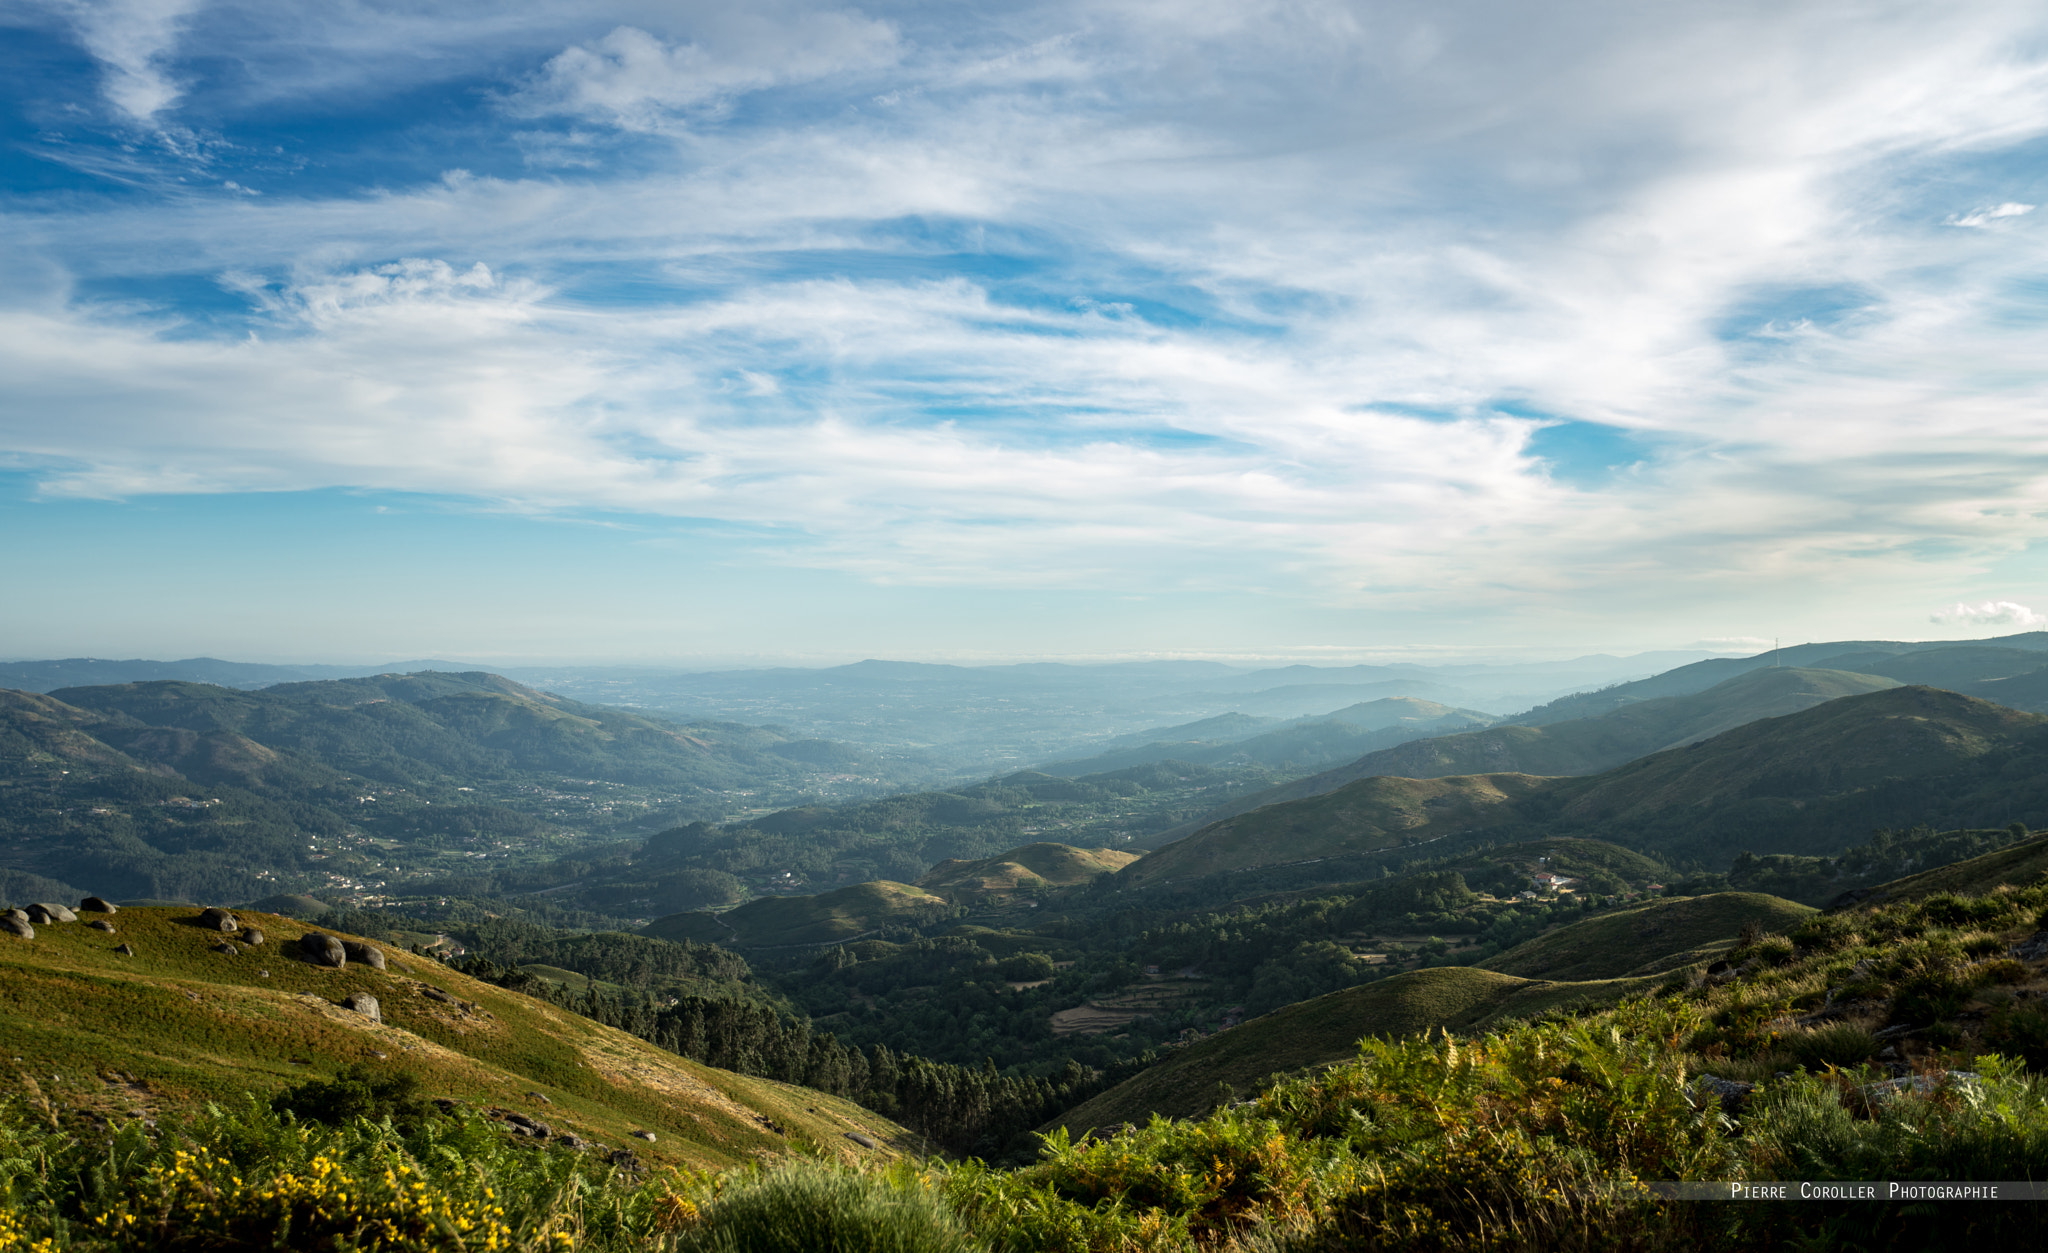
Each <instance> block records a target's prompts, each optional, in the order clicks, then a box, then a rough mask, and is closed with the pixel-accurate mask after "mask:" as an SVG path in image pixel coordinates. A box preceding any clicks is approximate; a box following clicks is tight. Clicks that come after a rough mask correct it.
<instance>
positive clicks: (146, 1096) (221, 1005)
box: [0, 909, 907, 1165]
mask: <svg viewBox="0 0 2048 1253" xmlns="http://www.w3.org/2000/svg"><path fill="white" fill-rule="evenodd" d="M195 913H196V911H193V910H191V909H123V910H122V911H121V912H120V913H119V914H117V915H115V916H114V918H113V922H114V923H115V925H116V926H117V927H118V928H119V931H118V934H116V935H111V936H110V935H106V934H104V933H102V932H98V931H93V930H90V929H88V928H86V927H85V926H84V925H83V924H71V925H64V926H48V927H38V928H37V929H36V938H35V939H34V940H19V939H15V938H13V937H0V941H4V942H0V1013H4V1015H5V1020H6V1022H7V1024H8V1032H7V1040H6V1043H5V1045H4V1047H0V1068H4V1069H0V1074H5V1075H9V1076H11V1077H12V1080H13V1082H12V1084H11V1085H10V1086H11V1087H12V1088H13V1089H14V1090H15V1091H16V1092H24V1091H27V1090H29V1084H30V1083H31V1081H32V1082H33V1084H34V1085H35V1090H36V1091H37V1092H39V1093H40V1094H41V1095H42V1096H43V1097H45V1098H47V1099H49V1100H51V1101H53V1102H56V1103H59V1104H62V1105H65V1106H67V1107H77V1108H85V1109H93V1110H97V1111H99V1112H100V1113H102V1114H104V1115H106V1116H109V1117H114V1118H119V1117H121V1116H123V1115H125V1114H127V1113H129V1112H137V1113H142V1114H146V1115H150V1116H155V1115H157V1114H160V1113H165V1112H174V1111H176V1110H179V1109H191V1108H195V1107H198V1106H201V1105H203V1104H205V1103H207V1102H230V1103H232V1102H235V1101H239V1100H240V1099H241V1098H242V1096H243V1094H245V1093H256V1094H259V1095H264V1096H266V1097H267V1096H268V1094H270V1093H272V1092H275V1091H277V1090H278V1089H280V1088H283V1087H285V1086H288V1085H290V1084H295V1083H299V1082H303V1081H304V1080H306V1079H307V1078H309V1077H312V1076H319V1075H330V1074H332V1073H334V1072H335V1071H337V1070H339V1069H340V1068H341V1067H343V1066H345V1065H348V1064H350V1063H356V1062H366V1063H370V1064H372V1065H378V1066H390V1067H393V1068H402V1069H405V1070H408V1071H411V1072H413V1073H414V1074H416V1075H417V1076H418V1077H419V1079H420V1080H421V1082H422V1084H423V1085H424V1086H425V1089H426V1091H427V1093H428V1095H431V1096H448V1097H453V1098H455V1099H457V1100H460V1101H462V1102H464V1103H468V1104H475V1105H480V1106H481V1105H496V1106H501V1107H503V1108H506V1109H514V1110H522V1111H526V1112H528V1113H532V1114H536V1115H538V1116H541V1117H543V1118H544V1119H545V1120H546V1121H548V1122H550V1123H551V1124H553V1125H555V1126H557V1127H558V1128H560V1129H562V1130H570V1131H574V1132H575V1133H577V1134H579V1135H582V1136H584V1137H585V1138H588V1139H592V1140H596V1141H599V1142H602V1143H607V1144H614V1145H616V1144H634V1145H636V1146H639V1145H640V1142H638V1141H634V1140H629V1139H627V1138H626V1137H627V1135H628V1133H629V1132H631V1131H634V1130H637V1129H643V1128H644V1129H647V1130H651V1131H653V1132H655V1133H656V1134H657V1135H658V1136H659V1137H660V1139H659V1142H658V1143H657V1144H655V1145H651V1146H645V1148H644V1151H643V1155H644V1156H653V1157H656V1158H663V1159H667V1160H670V1161H675V1162H684V1163H690V1164H696V1165H724V1164H730V1163H733V1162H735V1161H740V1160H745V1159H747V1158H749V1157H751V1156H754V1155H757V1154H761V1153H768V1154H775V1153H781V1152H785V1151H788V1150H789V1149H790V1148H791V1147H792V1146H794V1145H799V1144H807V1145H811V1146H815V1147H816V1148H817V1149H819V1150H821V1151H823V1152H825V1153H828V1154H832V1155H836V1156H844V1157H847V1158H848V1159H852V1158H856V1157H860V1156H863V1155H864V1153H863V1151H862V1150H859V1149H857V1148H855V1147H854V1146H853V1144H852V1142H851V1141H849V1140H847V1139H846V1138H845V1135H844V1133H846V1132H848V1131H854V1130H863V1131H866V1132H867V1133H868V1134H870V1135H873V1136H875V1137H876V1138H877V1139H880V1140H883V1141H885V1142H889V1141H894V1140H898V1139H901V1137H902V1136H903V1133H902V1132H901V1131H900V1130H899V1129H897V1128H895V1127H893V1126H892V1125H891V1124H889V1123H887V1122H886V1121H885V1120H883V1119H881V1118H878V1117H877V1116H875V1115H873V1114H871V1113H869V1112H868V1111H866V1110H863V1109H860V1108H859V1107H858V1106H855V1105H853V1104H852V1103H850V1102H847V1101H844V1100H840V1099H837V1098H834V1097H828V1096H825V1095H823V1094H821V1093H817V1092H812V1091H810V1090H808V1089H803V1088H796V1087H791V1086H787V1085H784V1084H779V1083H775V1082H772V1081H769V1080H765V1079H754V1078H746V1077H742V1076H739V1075H734V1074H730V1073H728V1072H725V1071H718V1070H713V1069H711V1068H710V1067H706V1066H700V1065H697V1064H696V1063H693V1062H689V1061H685V1060H683V1059H682V1058H679V1057H676V1056H674V1055H673V1054H670V1053H666V1052H663V1051H662V1050H660V1049H657V1048H655V1047H654V1046H653V1045H650V1044H647V1043H645V1042H643V1041H640V1040H637V1039H635V1038H633V1037H632V1036H629V1035H627V1034H625V1033H624V1032H620V1031H615V1030H612V1029H611V1028H608V1027H603V1026H600V1025H599V1024H597V1023H594V1022H591V1021H589V1020H588V1019H585V1018H582V1017H579V1016H577V1015H575V1014H572V1013H569V1012H567V1011H564V1010H560V1009H556V1008H554V1007H552V1006H548V1005H545V1004H543V1003H541V1002H539V1001H535V1000H533V999H532V998H530V997H526V996H523V995H521V994H519V993H517V992H511V991H507V990H505V989H502V988H497V987H493V986H490V985H488V984H485V983H481V982H478V981H477V980H474V979H471V978H468V977H467V976H465V975H462V974H458V973H456V972H455V971H452V970H449V969H447V968H446V967H444V966H442V965H440V964H439V963H438V962H435V961H433V960H431V959H426V958H418V957H413V956H411V955H409V954H405V953H402V952H397V951H390V952H389V969H387V970H383V971H379V970H375V969H372V968H370V967H368V966H365V965H362V964H359V963H353V962H352V963H350V964H349V966H348V967H347V968H346V969H343V970H332V969H327V968H324V967H318V966H314V965H311V964H310V963H308V962H306V961H303V960H301V959H300V957H299V956H298V953H297V940H298V937H299V936H300V935H302V934H304V933H305V932H306V931H307V930H309V928H308V927H306V926H305V925H303V924H301V923H298V922H294V921H292V920H291V919H288V918H283V917H279V916H274V915H257V914H247V913H245V914H242V915H241V918H242V921H243V924H244V926H250V925H256V926H261V927H262V928H263V930H264V931H265V932H266V933H267V935H268V942H267V943H266V944H264V945H262V946H260V947H254V948H249V949H246V950H244V951H243V953H242V954H241V955H240V956H235V957H228V956H224V955H222V954H219V953H216V952H213V951H211V950H212V946H213V945H215V944H218V943H219V942H220V941H221V939H222V936H221V935H220V934H219V933H218V932H206V931H202V930H200V929H198V928H197V927H195V926H191V925H188V923H189V919H190V918H192V917H193V916H194V915H195ZM123 942H127V943H129V944H131V945H133V947H134V948H135V951H136V952H135V956H133V957H124V956H122V955H120V954H118V953H116V952H114V951H113V950H114V946H115V945H117V944H120V943H123ZM266 971H267V972H268V973H267V974H265V973H264V972H266ZM425 987H433V988H436V989H439V990H441V991H444V992H446V993H447V994H448V995H449V996H451V997H453V998H454V999H455V1000H457V1001H462V1002H469V1003H471V1004H474V1005H475V1006H476V1011H475V1012H464V1011H463V1010H461V1009H460V1008H458V1007H456V1006H451V1005H448V1004H444V1003H442V1002H439V1001H435V1000H433V999H430V998H428V997H427V996H426V995H425V994H424V992H423V988H425ZM352 992H365V993H369V994H371V995H373V996H376V997H377V998H378V1000H379V1002H380V1004H381V1008H382V1012H383V1018H384V1021H383V1023H382V1024H381V1025H380V1024H377V1023H372V1022H370V1021H369V1020H368V1019H366V1018H364V1017H363V1016H361V1015H359V1014H356V1013H353V1012H351V1011H349V1010H346V1009H342V1008H340V1007H339V1005H338V1002H339V1001H340V1000H341V999H342V998H343V997H345V996H347V995H348V994H350V993H352ZM377 1053H383V1054H384V1055H385V1056H384V1057H383V1058H378V1057H376V1056H375V1055H376V1054H377ZM535 1092H538V1093H540V1094H542V1095H544V1096H545V1097H547V1102H546V1103H545V1104H543V1103H542V1102H541V1101H539V1100H537V1099H536V1098H534V1097H533V1096H530V1095H529V1093H535ZM763 1120H767V1121H772V1122H774V1123H776V1124H778V1125H780V1126H781V1127H783V1128H784V1129H785V1131H787V1133H788V1134H787V1135H786V1136H785V1135H777V1134H776V1133H775V1132H773V1131H771V1130H770V1129H768V1127H767V1126H766V1125H765V1124H764V1121H763ZM906 1142H907V1141H906Z"/></svg>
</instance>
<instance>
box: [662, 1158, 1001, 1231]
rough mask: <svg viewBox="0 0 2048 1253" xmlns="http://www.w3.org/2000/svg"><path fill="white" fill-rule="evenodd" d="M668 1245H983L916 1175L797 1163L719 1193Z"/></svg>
mask: <svg viewBox="0 0 2048 1253" xmlns="http://www.w3.org/2000/svg"><path fill="white" fill-rule="evenodd" d="M676 1247H677V1249H678V1250H679V1251H680V1253H823V1251H825V1250H830V1253H976V1251H977V1250H980V1249H982V1248H984V1247H985V1246H983V1245H982V1244H980V1243H979V1242H978V1241H976V1240H975V1239H974V1237H973V1236H971V1235H969V1234H968V1232H967V1230H966V1228H965V1227H964V1226H963V1225H962V1223H961V1222H960V1220H959V1218H958V1217H956V1216H955V1215H954V1213H953V1211H952V1210H951V1208H949V1207H948V1206H947V1205H946V1203H945V1202H944V1201H943V1200H941V1199H940V1198H939V1197H938V1196H937V1195H935V1194H934V1193H933V1192H932V1191H931V1190H930V1189H929V1188H927V1187H926V1186H925V1182H924V1180H923V1179H922V1178H921V1177H920V1176H917V1175H915V1174H911V1173H908V1172H893V1173H891V1174H888V1175H882V1174H869V1175H863V1174H855V1173H853V1172H851V1171H847V1170H839V1169H834V1168H831V1167H826V1166H819V1165H815V1164H812V1163H808V1162H803V1163H791V1164H788V1165H784V1166H778V1167H775V1168H774V1169H772V1170H767V1171H763V1172H762V1173H761V1174H759V1175H756V1176H754V1177H753V1178H751V1179H748V1180H746V1181H744V1182H742V1183H740V1184H739V1185H737V1186H735V1187H732V1188H729V1189H728V1190H726V1191H725V1192H724V1193H723V1194H722V1195H720V1196H719V1197H718V1199H717V1200H715V1201H713V1202H711V1204H710V1205H709V1207H708V1208H706V1209H705V1210H704V1212H703V1215H702V1217H701V1219H700V1220H699V1222H698V1224H697V1225H696V1226H695V1227H694V1228H693V1229H690V1230H687V1231H685V1232H684V1233H683V1235H682V1237H681V1239H680V1240H679V1241H678V1243H677V1246H676Z"/></svg>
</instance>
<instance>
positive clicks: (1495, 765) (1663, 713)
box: [1198, 663, 1899, 825]
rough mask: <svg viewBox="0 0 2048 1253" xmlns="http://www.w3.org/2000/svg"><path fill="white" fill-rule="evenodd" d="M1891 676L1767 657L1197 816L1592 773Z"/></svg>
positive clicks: (1335, 772) (1340, 771)
mask: <svg viewBox="0 0 2048 1253" xmlns="http://www.w3.org/2000/svg"><path fill="white" fill-rule="evenodd" d="M1701 664H1703V665H1704V664H1706V663H1701ZM1897 686H1899V681H1898V680H1896V679H1891V678H1884V677H1879V676H1875V675H1867V674H1853V673H1848V672H1845V671H1840V670H1810V669H1797V668H1793V667H1775V668H1774V667H1770V666H1765V667H1762V668H1760V669H1749V670H1744V671H1740V672H1737V673H1734V674H1733V677H1730V678H1726V679H1724V680H1722V681H1720V682H1718V683H1716V684H1715V685H1714V686H1712V687H1709V688H1707V689H1706V690H1704V691H1697V692H1686V693H1683V694H1678V695H1671V696H1661V697H1655V698H1649V699H1632V700H1629V701H1626V702H1623V703H1621V704H1620V705H1618V706H1617V707H1613V708H1603V709H1601V710H1599V711H1598V712H1597V716H1590V717H1582V718H1575V719H1570V720H1566V721H1555V722H1548V723H1545V724H1544V725H1542V726H1532V725H1523V724H1520V723H1506V724H1501V725H1497V726H1492V727H1487V728H1483V729H1479V730H1469V731H1460V732H1457V733H1456V734H1450V735H1434V736H1430V737H1428V738H1424V739H1416V740H1411V741H1409V742H1408V743H1405V744H1400V745H1396V746H1391V747H1388V748H1384V749H1380V750H1379V751H1377V752H1371V753H1367V754H1365V755H1364V756H1362V757H1360V758H1358V759H1357V760H1356V761H1351V762H1347V763H1345V764H1344V765H1341V766H1337V767H1335V768H1333V769H1330V770H1325V771H1322V772H1321V773H1319V774H1313V775H1310V776H1308V777H1306V778H1302V779H1295V780H1292V781H1291V782H1287V783H1282V784H1280V785H1278V786H1276V787H1272V788H1268V789H1266V790H1264V791H1262V792H1256V793H1253V794H1252V795H1249V796H1244V797H1239V798H1236V799H1234V800H1232V801H1230V802H1229V803H1228V804H1226V805H1222V806H1218V807H1217V808H1216V809H1213V810H1211V811H1210V812H1209V813H1207V814H1205V815H1203V817H1202V818H1201V819H1200V820H1199V823H1198V825H1206V824H1207V823H1211V822H1218V821H1221V820H1222V819H1224V818H1227V817H1231V816H1233V815H1236V814H1240V813H1247V812H1249V811H1251V810H1253V809H1256V808H1260V807H1262V806H1265V805H1272V804H1277V803H1279V802H1281V801H1287V800H1299V799H1301V798H1303V797H1307V796H1317V795H1321V794H1322V793H1325V792H1331V791H1335V790H1336V789H1337V788H1340V787H1342V786H1344V785H1345V784H1346V783H1350V782H1352V781H1353V780H1355V779H1364V778H1370V777H1372V776H1374V775H1389V776H1394V777H1397V778H1407V779H1436V778H1443V777H1445V776H1448V775H1461V774H1496V773H1501V772H1508V771H1511V772H1515V773H1519V774H1536V775H1587V774H1598V773H1599V772H1601V771H1603V770H1611V769H1613V768H1614V767H1616V766H1619V765H1622V764H1624V763H1626V762H1630V761H1634V760H1636V759H1637V758H1640V757H1643V756H1646V755H1648V754H1650V753H1655V752H1659V751H1661V750H1663V749H1667V748H1676V747H1680V746H1683V745H1685V744H1689V743H1692V742H1695V741H1697V740H1702V739H1706V738H1709V737H1711V736H1715V735H1719V734H1721V733H1722V732H1724V731H1729V730H1732V729H1734V728H1736V727H1739V726H1743V725H1745V724H1747V723H1751V722H1755V721H1757V720H1758V719H1761V718H1775V717H1781V716H1783V715H1786V714H1792V713H1798V712H1800V711H1801V710H1805V709H1811V708H1813V707H1814V706H1816V705H1820V704H1823V703H1825V702H1827V701H1831V700H1837V699H1839V698H1842V697H1845V696H1857V695H1861V694H1863V693H1866V692H1874V691H1881V690H1884V689H1886V688H1892V687H1897Z"/></svg>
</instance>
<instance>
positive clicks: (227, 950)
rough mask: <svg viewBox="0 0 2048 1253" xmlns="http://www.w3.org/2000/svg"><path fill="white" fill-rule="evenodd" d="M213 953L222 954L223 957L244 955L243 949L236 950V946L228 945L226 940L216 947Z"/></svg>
mask: <svg viewBox="0 0 2048 1253" xmlns="http://www.w3.org/2000/svg"><path fill="white" fill-rule="evenodd" d="M213 951H214V952H216V953H219V954H221V955H222V956H223V957H240V956H241V955H242V950H241V949H238V948H236V947H235V946H234V945H232V944H230V943H228V942H227V941H226V940H222V941H221V942H220V943H218V944H216V945H214V946H213Z"/></svg>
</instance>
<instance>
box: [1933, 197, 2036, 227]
mask: <svg viewBox="0 0 2048 1253" xmlns="http://www.w3.org/2000/svg"><path fill="white" fill-rule="evenodd" d="M2033 211H2034V206H2033V205H2030V204H2017V203H2014V202H2012V201H2007V202H2006V203H2004V204H2001V205H1993V206H1991V207H1990V208H1989V209H1979V210H1977V211H1976V212H1974V213H1966V214H1963V215H1961V216H1960V217H1952V218H1950V219H1949V220H1948V224H1949V225H1950V226H1976V227H1984V226H1989V225H1991V224H1992V223H1993V222H1997V221H2000V220H2002V219H2004V218H2016V217H2019V216H2021V215H2023V214H2028V213H2032V212H2033Z"/></svg>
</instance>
